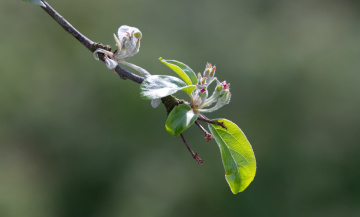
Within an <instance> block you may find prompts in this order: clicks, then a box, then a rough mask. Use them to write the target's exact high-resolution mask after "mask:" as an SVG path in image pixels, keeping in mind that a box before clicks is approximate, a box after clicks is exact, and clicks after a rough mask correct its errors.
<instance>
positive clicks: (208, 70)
mask: <svg viewBox="0 0 360 217" xmlns="http://www.w3.org/2000/svg"><path fill="white" fill-rule="evenodd" d="M215 70H216V66H212V64H211V63H206V66H205V70H204V73H203V74H204V78H206V79H205V83H206V84H210V83H211V82H212V81H213V80H214V76H215Z"/></svg>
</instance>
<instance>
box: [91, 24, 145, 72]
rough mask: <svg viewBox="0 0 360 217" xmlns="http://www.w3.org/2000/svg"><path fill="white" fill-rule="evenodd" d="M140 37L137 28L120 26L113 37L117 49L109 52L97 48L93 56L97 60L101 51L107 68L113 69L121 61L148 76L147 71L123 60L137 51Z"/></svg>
mask: <svg viewBox="0 0 360 217" xmlns="http://www.w3.org/2000/svg"><path fill="white" fill-rule="evenodd" d="M141 38H142V33H141V32H140V30H139V29H138V28H135V27H131V26H126V25H123V26H120V28H119V29H118V35H117V36H116V35H115V34H114V39H115V42H116V45H117V47H118V49H117V50H115V51H114V52H111V51H107V50H104V49H101V48H98V49H96V50H95V52H94V57H95V59H96V60H99V57H98V55H97V53H103V54H104V55H105V56H106V58H105V64H106V66H107V67H108V68H109V69H114V68H116V66H117V64H118V63H121V64H124V65H127V66H129V67H131V68H133V69H135V70H136V71H138V72H140V74H141V75H142V76H144V77H148V76H149V75H150V73H149V72H148V71H146V70H145V69H143V68H141V67H139V66H136V65H134V64H132V63H129V62H126V61H125V60H126V59H127V58H129V57H132V56H134V55H135V54H137V53H138V52H139V49H140V40H141Z"/></svg>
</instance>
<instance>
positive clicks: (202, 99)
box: [190, 63, 231, 113]
mask: <svg viewBox="0 0 360 217" xmlns="http://www.w3.org/2000/svg"><path fill="white" fill-rule="evenodd" d="M215 71H216V66H212V64H211V63H206V66H205V70H204V72H203V75H201V73H200V72H199V73H198V83H197V84H196V88H195V90H194V91H193V92H192V93H191V96H192V97H191V98H192V99H191V103H190V105H191V107H192V108H193V109H194V111H196V112H199V113H200V112H203V113H204V112H213V111H215V110H217V109H219V108H221V107H222V106H224V105H226V104H228V103H229V102H230V98H231V93H230V84H227V83H226V81H223V82H219V81H218V80H217V78H216V77H215ZM213 81H216V83H217V84H216V87H215V90H214V92H213V94H212V95H211V96H210V97H208V95H209V94H208V87H209V85H210V84H211V83H212V82H213ZM214 103H216V104H215V105H214V106H213V107H212V108H207V107H210V106H211V105H213V104H214Z"/></svg>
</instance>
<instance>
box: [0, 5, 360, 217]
mask: <svg viewBox="0 0 360 217" xmlns="http://www.w3.org/2000/svg"><path fill="white" fill-rule="evenodd" d="M49 3H50V4H51V5H52V6H53V7H54V8H55V9H56V10H58V11H59V12H60V13H61V14H62V15H63V16H64V17H65V18H66V19H67V20H69V21H70V22H71V23H72V24H73V25H74V26H75V27H76V28H78V30H80V31H81V32H82V33H83V34H85V35H86V36H88V37H89V38H90V39H92V40H94V41H98V42H102V43H105V44H109V45H111V46H113V47H115V42H114V40H113V36H112V34H113V33H114V32H116V31H117V28H118V27H119V26H120V25H123V24H127V25H130V26H135V27H138V28H139V29H140V30H141V31H142V33H143V39H142V42H141V49H140V51H141V52H140V53H139V54H137V55H136V56H135V57H133V58H131V61H130V62H132V63H134V64H137V65H140V66H142V67H144V68H145V69H147V70H148V71H150V72H151V73H153V74H171V73H172V72H171V71H170V70H169V69H168V68H166V67H165V66H164V65H163V64H161V63H160V62H159V61H158V60H157V59H158V58H159V57H163V58H166V59H176V60H179V61H182V62H184V63H186V64H188V65H189V66H191V67H192V68H193V69H194V70H195V71H196V72H197V71H201V72H202V71H203V70H204V67H205V64H206V62H207V61H209V62H212V63H214V64H216V66H217V77H218V78H219V79H220V80H226V81H227V82H230V83H231V92H232V102H231V103H230V104H229V105H227V106H225V107H223V108H222V109H221V110H218V111H216V112H214V113H212V114H209V115H208V116H209V117H210V118H218V117H224V118H227V119H230V120H232V121H233V122H235V123H237V124H238V125H239V126H240V127H241V128H242V130H243V131H244V132H245V133H246V135H247V137H248V139H249V140H250V142H251V144H252V146H253V149H254V151H255V155H256V158H257V166H258V169H257V174H256V177H255V180H254V181H253V183H252V184H251V185H250V186H249V188H248V189H246V190H245V191H244V192H242V193H240V194H238V195H233V194H232V193H231V191H230V189H229V187H228V185H227V183H226V182H225V179H224V170H223V166H222V162H221V158H220V154H219V150H218V147H217V145H216V143H215V142H214V141H213V142H209V143H206V142H205V141H204V138H203V134H202V133H201V132H200V130H199V129H197V127H191V128H190V129H189V130H187V131H186V132H185V136H186V137H187V139H188V141H189V143H190V145H191V146H192V148H193V149H194V150H195V151H196V152H198V153H199V155H200V156H201V157H202V158H203V160H204V162H205V163H204V165H203V166H200V165H198V164H197V163H196V162H195V161H194V160H193V159H192V158H191V156H190V154H189V153H188V151H187V150H186V147H185V146H184V144H183V143H182V141H181V139H180V138H173V137H171V136H170V135H168V134H167V133H166V131H165V127H164V123H165V120H166V113H165V108H164V107H163V106H160V107H159V108H157V109H153V108H152V107H151V106H150V102H149V101H144V100H142V99H140V98H139V86H138V84H136V83H133V82H131V81H124V80H121V79H119V78H118V76H117V75H115V74H114V73H112V71H111V70H108V69H107V68H106V67H105V66H104V64H102V63H101V62H97V61H95V60H94V58H93V56H92V54H91V53H90V52H89V51H88V50H87V49H85V48H84V47H83V46H82V45H81V44H80V43H78V42H77V41H76V40H75V39H74V38H72V37H71V36H70V35H69V34H68V33H66V32H65V31H63V29H61V28H60V27H59V26H58V24H57V23H55V22H54V21H53V20H52V19H51V18H50V17H49V16H48V15H47V14H46V13H45V12H44V11H43V10H41V9H40V8H39V7H37V6H34V5H31V4H28V3H25V2H22V1H19V0H17V1H1V2H0V29H1V34H0V39H1V40H0V59H1V63H0V105H1V106H0V216H1V217H82V216H84V217H104V216H106V217H113V216H114V217H115V216H134V217H167V216H172V217H183V216H188V217H195V216H209V217H218V216H307V217H312V216H336V217H337V216H360V171H359V166H360V157H359V154H360V115H359V111H360V97H359V94H360V85H359V83H360V73H359V70H360V61H359V57H360V27H359V23H360V2H359V1H357V0H353V1H350V0H342V1H336V0H327V1H325V0H303V1H288V0H271V1H264V0H263V1H261V0H251V1H250V0H247V1H246V0H236V1H235V0H234V1H230V0H222V1H214V0H207V1H205V0H203V1H194V0H183V1H173V0H153V1H145V0H116V1H115V0H104V1H70V0H62V1H49Z"/></svg>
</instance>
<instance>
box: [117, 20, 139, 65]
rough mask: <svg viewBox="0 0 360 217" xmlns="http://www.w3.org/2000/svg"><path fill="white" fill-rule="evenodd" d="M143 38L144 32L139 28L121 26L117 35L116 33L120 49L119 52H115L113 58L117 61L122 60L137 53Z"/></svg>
mask: <svg viewBox="0 0 360 217" xmlns="http://www.w3.org/2000/svg"><path fill="white" fill-rule="evenodd" d="M141 38H142V33H141V32H140V30H139V29H138V28H135V27H130V26H126V25H123V26H120V28H119V29H118V35H117V36H116V35H115V34H114V39H115V41H116V44H117V46H118V50H117V52H114V55H113V58H114V59H116V60H117V61H121V60H124V59H126V58H128V57H131V56H134V55H135V54H137V53H138V52H139V49H140V39H141Z"/></svg>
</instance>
